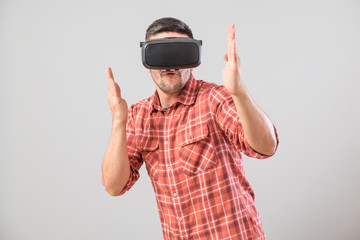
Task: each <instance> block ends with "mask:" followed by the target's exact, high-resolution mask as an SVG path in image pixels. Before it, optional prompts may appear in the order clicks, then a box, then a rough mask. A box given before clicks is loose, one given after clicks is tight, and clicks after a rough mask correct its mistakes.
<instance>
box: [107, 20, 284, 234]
mask: <svg viewBox="0 0 360 240" xmlns="http://www.w3.org/2000/svg"><path fill="white" fill-rule="evenodd" d="M166 37H185V38H186V37H187V38H193V36H192V32H191V30H190V28H189V27H188V26H187V25H186V24H185V23H183V22H182V21H180V20H177V19H174V18H162V19H159V20H156V21H155V22H154V23H152V24H151V25H150V26H149V28H148V29H147V34H146V40H149V39H160V38H166ZM227 48H228V52H227V54H224V59H225V61H226V62H227V63H226V66H225V68H224V70H223V77H222V78H223V83H224V86H218V85H216V84H213V83H208V82H205V81H198V80H195V78H194V77H193V75H192V69H179V70H175V71H169V70H165V71H164V70H154V69H148V71H149V72H150V74H151V76H152V78H153V80H154V82H155V86H156V91H155V94H154V95H153V96H151V97H150V98H148V99H145V100H142V101H140V102H138V103H136V104H134V105H132V106H131V107H130V109H129V110H128V107H127V104H126V101H125V100H124V99H122V98H121V93H120V88H119V86H118V84H117V83H115V81H114V78H113V75H112V72H111V69H110V68H107V77H108V96H107V101H108V103H109V106H110V109H111V112H112V117H113V128H112V133H111V137H110V142H109V145H108V148H107V150H106V153H105V156H104V159H103V163H102V174H103V183H104V186H105V188H106V191H107V192H108V193H110V194H111V195H113V196H118V195H122V194H124V193H125V192H126V191H127V190H129V189H130V188H131V187H132V186H133V185H134V183H135V182H136V180H137V179H138V178H139V173H138V171H139V168H140V167H141V166H142V164H143V162H145V164H146V168H147V171H148V174H149V176H150V178H151V182H152V185H153V187H154V190H155V195H156V200H157V205H158V209H159V215H160V220H161V225H162V230H163V237H164V239H265V235H264V232H263V230H262V224H261V220H260V217H259V214H258V212H257V210H256V208H255V206H254V192H253V190H252V188H251V186H250V185H249V183H248V181H247V179H246V177H245V174H244V171H243V165H242V156H241V152H243V153H244V154H246V155H248V156H250V157H255V158H267V157H270V156H272V155H273V154H274V153H275V151H276V148H277V145H278V138H277V134H276V130H275V128H274V126H273V124H272V123H271V121H270V120H269V118H268V117H267V116H266V115H265V113H264V112H263V111H262V110H261V109H260V108H259V107H258V106H257V105H256V104H255V103H254V101H253V100H252V99H251V98H250V96H249V94H248V92H247V90H246V88H245V86H244V82H243V79H242V76H241V68H240V58H239V56H238V55H237V53H236V41H235V25H234V24H232V25H230V26H228V27H227Z"/></svg>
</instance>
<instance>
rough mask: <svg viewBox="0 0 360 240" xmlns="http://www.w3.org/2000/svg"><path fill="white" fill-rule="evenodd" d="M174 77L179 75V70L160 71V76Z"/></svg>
mask: <svg viewBox="0 0 360 240" xmlns="http://www.w3.org/2000/svg"><path fill="white" fill-rule="evenodd" d="M164 75H167V76H175V75H180V72H179V69H162V70H161V76H164Z"/></svg>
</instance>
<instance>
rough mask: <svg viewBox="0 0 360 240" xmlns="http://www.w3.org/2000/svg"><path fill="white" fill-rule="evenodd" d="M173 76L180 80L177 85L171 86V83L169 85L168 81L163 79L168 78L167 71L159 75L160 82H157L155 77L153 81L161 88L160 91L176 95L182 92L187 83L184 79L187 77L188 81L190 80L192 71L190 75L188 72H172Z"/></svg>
mask: <svg viewBox="0 0 360 240" xmlns="http://www.w3.org/2000/svg"><path fill="white" fill-rule="evenodd" d="M171 73H172V74H174V76H173V77H174V78H178V79H179V80H178V82H177V83H175V84H171V83H168V82H167V81H166V80H163V77H166V74H168V72H167V71H162V72H161V73H160V74H158V75H157V76H155V77H157V78H158V79H159V82H158V81H155V79H154V76H152V77H153V79H154V82H155V84H156V85H157V86H158V87H159V88H160V90H161V91H162V92H164V93H175V92H179V91H181V90H182V89H183V88H184V86H185V84H186V82H187V81H186V82H185V83H183V77H186V78H187V79H189V78H190V71H189V73H188V72H187V71H185V72H182V71H179V70H175V71H171Z"/></svg>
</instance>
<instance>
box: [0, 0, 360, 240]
mask: <svg viewBox="0 0 360 240" xmlns="http://www.w3.org/2000/svg"><path fill="white" fill-rule="evenodd" d="M164 16H173V17H177V18H180V19H182V20H183V21H185V22H186V23H188V24H189V25H190V27H191V28H192V30H193V32H194V36H195V38H197V39H202V40H203V43H204V45H203V63H202V65H201V66H200V67H199V68H197V69H196V70H195V71H194V75H195V77H196V78H197V79H204V80H207V81H210V82H215V83H218V84H221V73H222V70H223V67H224V65H225V63H224V60H223V59H222V54H223V53H225V52H226V26H227V25H229V24H231V23H232V22H234V23H235V24H236V26H237V32H236V34H237V39H238V52H239V54H240V56H241V59H242V69H243V75H244V79H245V83H246V85H247V87H248V89H249V91H250V93H251V95H252V96H253V98H254V99H255V101H256V102H257V103H258V104H259V105H260V106H261V107H262V108H263V109H264V110H265V112H266V113H267V114H268V115H269V116H270V118H271V119H272V121H273V122H274V124H275V125H276V126H277V129H278V132H279V136H280V146H279V149H278V152H277V154H276V155H275V156H274V157H272V158H270V159H267V160H256V159H249V158H246V159H245V170H246V172H247V177H248V178H249V181H250V183H251V184H252V186H253V188H254V190H255V193H256V206H257V208H258V210H259V212H260V215H261V217H262V220H263V226H264V230H265V232H266V234H267V237H268V239H276V240H278V239H279V240H283V239H284V240H286V239H294V240H296V239H359V238H360V228H359V217H360V207H359V203H360V193H359V189H360V176H359V174H358V171H359V170H358V169H359V167H360V163H359V162H360V161H359V160H360V159H359V145H360V141H359V122H360V112H359V109H360V108H359V107H358V104H359V102H360V97H359V95H358V94H357V92H358V91H359V87H360V85H359V80H360V78H359V73H360V68H359V66H358V65H359V63H360V48H359V42H360V3H359V1H356V0H352V1H351V0H346V1H344V0H341V1H340V0H339V1H304V0H303V1H292V2H291V1H251V2H250V1H216V3H215V2H214V3H212V2H210V1H202V2H201V1H146V2H141V1H127V2H121V1H45V0H44V1H40V0H35V1H16V0H15V1H14V0H12V1H10V0H8V1H6V0H5V1H4V0H1V2H0V66H1V67H0V80H1V81H0V112H1V124H0V147H1V148H0V149H1V150H0V239H4V240H15V239H16V240H17V239H41V240H42V239H125V240H128V239H161V238H162V233H161V226H160V220H159V217H158V213H157V207H156V202H155V196H154V193H153V189H152V186H151V184H150V181H149V178H148V176H147V173H146V170H145V168H144V166H143V167H142V168H141V172H140V174H141V178H140V180H139V181H138V182H137V183H136V184H135V186H134V187H133V188H132V189H131V190H130V191H129V192H127V193H126V194H125V195H124V196H122V197H111V196H110V195H108V194H107V193H106V192H105V191H104V189H103V186H102V184H101V181H100V176H101V172H100V166H101V161H102V157H103V155H104V153H105V149H106V146H107V143H108V140H109V136H110V130H111V113H110V110H109V108H108V105H107V102H106V94H107V80H106V75H105V67H106V66H111V67H112V68H113V71H114V75H115V80H116V81H117V82H118V83H119V84H120V86H121V88H122V93H123V97H124V98H125V99H126V100H127V101H128V104H129V106H130V104H133V103H135V102H137V101H139V100H141V99H144V98H146V97H148V96H150V95H151V94H153V92H154V89H155V86H154V83H153V81H152V79H151V77H150V75H149V74H148V73H147V72H146V70H145V69H144V68H143V66H142V64H141V62H140V48H139V41H142V40H143V38H144V34H145V30H146V28H147V26H148V25H149V24H150V23H151V22H153V21H154V20H155V19H157V18H160V17H164Z"/></svg>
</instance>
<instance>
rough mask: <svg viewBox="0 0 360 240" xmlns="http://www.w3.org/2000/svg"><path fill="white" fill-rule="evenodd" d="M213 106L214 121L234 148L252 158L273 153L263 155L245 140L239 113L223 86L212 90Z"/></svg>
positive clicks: (259, 157)
mask: <svg viewBox="0 0 360 240" xmlns="http://www.w3.org/2000/svg"><path fill="white" fill-rule="evenodd" d="M210 99H211V101H212V103H210V104H211V106H213V107H214V110H213V111H214V112H215V118H216V122H217V123H218V125H219V126H220V128H221V129H222V130H223V132H224V134H225V136H226V137H227V138H228V140H229V141H230V142H231V143H233V145H234V146H235V148H236V149H238V150H239V151H241V152H243V153H244V154H245V155H247V156H249V157H253V158H258V159H264V158H268V157H271V156H272V155H274V153H275V152H276V150H275V151H274V153H273V154H272V155H264V154H261V153H258V152H257V151H255V150H254V149H253V148H252V147H251V146H250V145H249V143H248V142H247V140H246V138H245V135H244V129H243V127H242V124H241V122H240V118H239V115H238V113H237V110H236V106H235V103H234V101H233V98H232V97H231V95H230V94H229V93H228V92H227V90H226V89H225V87H224V86H217V87H215V88H214V89H213V91H212V97H211V98H210ZM273 127H274V131H275V136H276V142H277V143H276V149H277V146H278V143H279V139H278V134H277V130H276V128H275V126H274V125H273Z"/></svg>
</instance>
